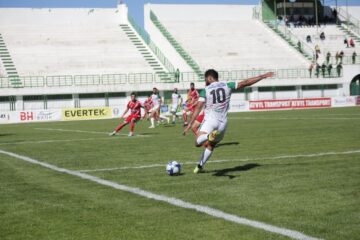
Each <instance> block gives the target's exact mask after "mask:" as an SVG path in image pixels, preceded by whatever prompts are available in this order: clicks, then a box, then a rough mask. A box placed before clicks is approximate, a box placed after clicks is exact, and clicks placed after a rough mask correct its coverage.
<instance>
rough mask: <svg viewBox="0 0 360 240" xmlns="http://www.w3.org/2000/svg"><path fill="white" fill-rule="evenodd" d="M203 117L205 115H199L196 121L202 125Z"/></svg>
mask: <svg viewBox="0 0 360 240" xmlns="http://www.w3.org/2000/svg"><path fill="white" fill-rule="evenodd" d="M204 117H205V113H203V114H200V115H199V116H197V118H196V121H198V122H199V123H202V122H203V121H204Z"/></svg>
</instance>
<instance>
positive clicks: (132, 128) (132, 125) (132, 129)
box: [130, 121, 135, 132]
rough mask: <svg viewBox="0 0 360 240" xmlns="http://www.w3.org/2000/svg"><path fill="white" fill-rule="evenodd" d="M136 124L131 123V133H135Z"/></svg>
mask: <svg viewBox="0 0 360 240" xmlns="http://www.w3.org/2000/svg"><path fill="white" fill-rule="evenodd" d="M134 128H135V123H134V122H133V121H131V122H130V132H134Z"/></svg>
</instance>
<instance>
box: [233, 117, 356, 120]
mask: <svg viewBox="0 0 360 240" xmlns="http://www.w3.org/2000/svg"><path fill="white" fill-rule="evenodd" d="M228 119H234V120H359V119H360V118H345V117H336V118H334V117H331V118H326V117H311V118H310V117H308V118H306V117H305V118H304V117H300V118H296V117H229V118H228Z"/></svg>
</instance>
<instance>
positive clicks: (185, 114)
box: [183, 112, 187, 122]
mask: <svg viewBox="0 0 360 240" xmlns="http://www.w3.org/2000/svg"><path fill="white" fill-rule="evenodd" d="M183 118H184V122H187V112H184V113H183Z"/></svg>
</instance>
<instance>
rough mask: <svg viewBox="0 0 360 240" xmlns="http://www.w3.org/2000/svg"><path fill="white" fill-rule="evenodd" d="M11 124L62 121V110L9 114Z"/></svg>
mask: <svg viewBox="0 0 360 240" xmlns="http://www.w3.org/2000/svg"><path fill="white" fill-rule="evenodd" d="M7 119H8V122H9V123H22V122H47V121H60V120H61V110H59V109H54V110H29V111H14V112H8V113H7Z"/></svg>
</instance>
